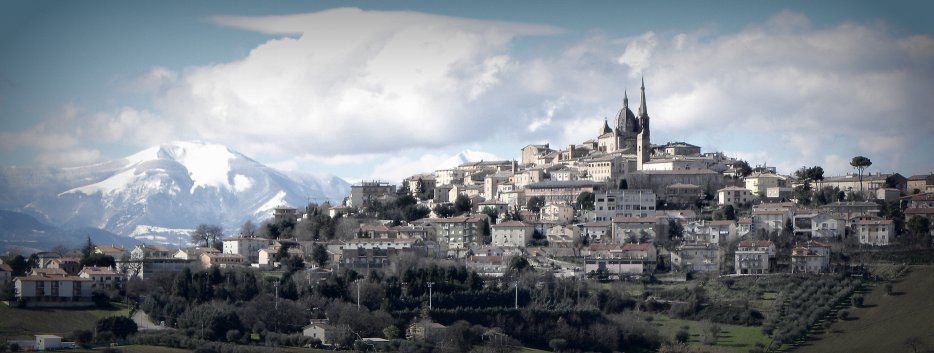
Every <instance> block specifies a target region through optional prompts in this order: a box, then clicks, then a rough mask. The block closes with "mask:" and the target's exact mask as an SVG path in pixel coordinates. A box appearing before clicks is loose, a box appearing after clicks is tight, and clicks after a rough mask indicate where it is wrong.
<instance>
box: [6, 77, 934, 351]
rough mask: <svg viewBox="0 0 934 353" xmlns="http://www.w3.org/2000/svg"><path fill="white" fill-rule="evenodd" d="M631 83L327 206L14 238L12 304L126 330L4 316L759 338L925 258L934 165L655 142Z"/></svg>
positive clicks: (514, 343)
mask: <svg viewBox="0 0 934 353" xmlns="http://www.w3.org/2000/svg"><path fill="white" fill-rule="evenodd" d="M638 99H639V103H638V108H636V111H633V110H631V108H630V106H629V97H628V93H624V94H623V102H622V107H621V108H620V109H619V111H618V113H617V114H616V115H615V116H614V118H613V119H610V120H606V121H605V122H604V123H603V124H602V126H595V127H594V138H593V139H590V140H587V141H583V142H581V143H579V144H571V145H568V146H552V145H550V144H532V145H528V146H525V147H523V148H522V149H521V151H519V154H520V155H521V157H520V158H519V159H518V160H500V161H478V162H471V163H465V164H462V165H460V166H457V167H455V168H450V169H440V170H435V171H426V172H425V173H422V174H416V175H412V176H410V177H408V178H406V179H405V180H402V181H401V182H399V183H395V182H387V181H378V180H372V181H363V182H360V183H358V184H355V185H353V186H352V187H351V191H350V194H349V195H348V196H347V198H346V199H345V200H344V202H342V203H339V204H329V203H324V204H309V205H281V206H280V207H278V208H276V210H275V215H274V217H273V218H272V219H269V220H267V221H266V222H264V223H262V224H258V225H254V224H252V223H251V222H247V223H246V224H244V225H243V227H242V228H241V229H239V230H226V231H225V230H222V229H220V228H218V227H216V226H211V225H207V224H206V225H204V226H202V227H200V228H199V229H198V230H196V231H195V232H193V233H192V243H191V245H192V246H191V247H183V248H169V247H166V246H157V245H140V246H137V247H135V248H133V249H124V248H121V247H118V246H108V245H104V244H91V243H90V240H89V242H88V244H87V246H86V247H85V248H84V249H80V250H79V251H69V250H68V249H58V251H50V252H40V253H36V254H32V255H29V254H9V256H7V257H4V259H3V263H2V264H0V282H3V283H5V291H4V292H3V295H4V296H5V298H4V300H7V301H8V302H9V303H10V306H11V307H16V308H23V309H21V310H28V309H26V308H63V307H82V308H84V307H100V308H113V307H115V306H116V307H117V308H125V309H128V310H129V311H130V312H132V313H133V314H132V315H131V317H132V320H130V319H128V318H126V317H122V318H123V319H124V320H123V321H131V322H125V323H124V324H125V325H126V326H127V327H132V329H127V331H119V332H118V331H117V328H116V327H117V326H120V325H116V324H115V322H123V321H121V320H117V319H113V320H112V321H111V322H109V323H105V324H107V325H110V326H109V327H104V326H101V325H102V324H101V323H100V321H98V323H97V325H98V326H97V327H98V330H97V332H96V333H95V334H94V335H92V334H91V333H90V332H84V331H81V332H79V331H75V332H71V331H68V332H51V333H49V332H43V334H41V335H36V336H35V339H34V340H30V339H24V338H23V337H20V336H22V335H21V334H12V335H9V334H8V332H3V333H4V334H7V335H8V336H9V337H8V338H10V337H12V338H16V339H17V340H11V341H10V342H12V344H16V345H17V347H31V348H35V349H47V348H49V347H52V348H62V347H75V346H82V345H92V344H93V343H95V342H97V343H100V342H111V341H120V342H132V343H136V344H148V345H163V346H173V347H180V348H185V349H195V348H198V347H201V348H203V347H208V348H206V349H212V350H214V351H232V350H231V349H233V348H231V347H232V346H233V347H241V348H242V347H254V348H255V349H260V348H256V347H270V346H272V347H280V346H281V347H287V346H307V347H321V348H343V349H350V348H353V349H359V350H371V349H372V350H397V351H418V349H421V350H422V351H430V350H432V349H434V350H438V351H442V350H443V351H465V352H466V351H470V349H481V348H482V349H486V351H510V350H513V349H516V347H522V346H525V347H535V348H540V349H552V350H555V351H565V350H567V351H573V350H580V351H590V350H594V351H618V350H627V349H631V350H633V351H652V350H656V349H659V348H660V347H669V345H677V344H687V345H689V346H709V347H718V348H723V349H731V348H724V347H733V348H736V349H737V350H735V351H743V352H745V351H767V350H779V349H790V348H795V347H798V346H799V345H801V344H802V343H803V342H805V341H806V340H807V338H808V337H812V336H815V335H820V334H823V333H825V332H826V331H825V330H826V329H827V328H828V327H830V326H831V325H834V324H835V322H837V321H841V322H842V321H843V320H847V319H848V316H849V310H857V308H861V307H862V306H863V301H864V300H866V299H865V298H867V296H869V295H870V294H869V293H871V291H872V290H873V288H882V287H884V288H886V289H885V291H886V292H887V293H891V292H892V291H893V289H892V284H891V283H893V282H891V281H894V280H897V279H899V278H903V276H905V274H906V272H907V268H908V267H907V266H906V265H907V264H914V263H927V262H930V261H931V260H930V259H931V257H930V255H931V246H932V234H934V233H932V232H934V229H932V227H931V221H932V220H934V175H915V176H909V177H906V176H903V175H901V174H899V173H898V172H895V171H893V172H891V173H884V174H866V173H864V170H865V168H866V167H868V166H869V165H871V164H872V161H871V160H870V159H869V158H866V157H863V156H855V157H854V158H853V160H852V163H851V164H852V166H853V168H854V173H853V174H847V175H839V176H831V175H824V171H823V169H822V168H821V167H820V166H811V167H802V168H801V169H799V170H796V171H778V170H776V168H775V167H769V166H765V165H757V166H751V165H750V164H749V163H748V162H747V161H743V160H739V159H736V158H733V157H730V156H727V155H725V154H724V153H721V152H705V151H702V150H701V148H700V147H698V146H695V145H692V144H690V143H687V142H667V143H663V144H659V143H653V142H652V140H651V133H650V131H651V129H650V125H651V118H650V113H649V111H650V110H649V108H648V104H647V100H646V88H645V84H644V83H643V84H642V87H640V90H639V97H638ZM782 172H786V173H787V172H790V173H788V174H783V173H782ZM121 303H129V304H121ZM121 305H124V306H121ZM5 310H14V309H5ZM17 310H20V309H17ZM10 313H12V312H9V311H8V312H6V313H3V312H0V315H7V314H10ZM790 313H794V315H791V314H790ZM789 316H791V317H790V318H789ZM205 327H207V328H205ZM87 329H88V330H90V328H87ZM107 330H111V331H107ZM205 330H208V331H209V332H205ZM137 331H138V332H137ZM747 331H748V332H747ZM0 332H2V330H0ZM102 332H108V334H107V335H104V336H101V333H102ZM726 332H729V333H730V335H725V333H726ZM742 332H746V333H744V335H745V336H743V337H746V338H743V339H746V340H745V341H743V340H741V339H740V338H738V337H739V336H740V333H742ZM749 332H751V333H749ZM21 333H22V332H21ZM26 333H29V332H26ZM611 336H612V337H614V338H613V339H612V340H607V339H606V338H607V337H611ZM724 336H730V337H737V338H732V341H730V342H728V343H729V344H731V345H732V346H730V345H728V344H727V342H724V340H725V339H726V338H725V337H724ZM62 339H65V340H66V341H65V342H64V343H63V342H62ZM68 340H70V341H68ZM718 344H720V345H718ZM672 347H674V346H672ZM729 351H734V350H729Z"/></svg>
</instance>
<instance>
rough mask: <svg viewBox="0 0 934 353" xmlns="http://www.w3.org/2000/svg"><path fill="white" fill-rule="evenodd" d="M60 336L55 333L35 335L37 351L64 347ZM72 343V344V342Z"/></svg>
mask: <svg viewBox="0 0 934 353" xmlns="http://www.w3.org/2000/svg"><path fill="white" fill-rule="evenodd" d="M62 343H63V342H62V337H61V336H56V335H36V350H37V351H55V350H59V349H62V348H64V347H63V345H62ZM72 345H73V344H72Z"/></svg>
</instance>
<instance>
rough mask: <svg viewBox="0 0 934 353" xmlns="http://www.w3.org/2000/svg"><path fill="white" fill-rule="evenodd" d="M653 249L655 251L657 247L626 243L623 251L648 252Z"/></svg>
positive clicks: (649, 244)
mask: <svg viewBox="0 0 934 353" xmlns="http://www.w3.org/2000/svg"><path fill="white" fill-rule="evenodd" d="M653 249H655V245H652V244H651V243H639V244H636V243H626V244H625V245H623V251H627V250H630V251H648V250H653Z"/></svg>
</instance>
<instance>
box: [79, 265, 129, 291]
mask: <svg viewBox="0 0 934 353" xmlns="http://www.w3.org/2000/svg"><path fill="white" fill-rule="evenodd" d="M78 277H81V278H86V279H89V280H91V289H114V288H118V287H120V283H121V278H122V277H121V276H120V275H119V274H117V272H115V271H114V270H113V269H112V268H110V267H97V266H85V267H84V268H82V269H81V272H80V273H78Z"/></svg>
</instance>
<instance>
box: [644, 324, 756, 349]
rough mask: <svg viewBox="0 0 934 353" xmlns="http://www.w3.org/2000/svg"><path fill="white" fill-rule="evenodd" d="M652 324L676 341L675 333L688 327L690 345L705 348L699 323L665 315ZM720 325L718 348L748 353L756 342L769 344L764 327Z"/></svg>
mask: <svg viewBox="0 0 934 353" xmlns="http://www.w3.org/2000/svg"><path fill="white" fill-rule="evenodd" d="M652 323H653V324H654V325H655V326H656V327H658V331H659V332H660V333H661V334H662V335H663V336H665V337H669V338H672V339H674V336H675V333H677V332H678V330H680V329H681V327H682V326H688V332H689V333H690V334H691V339H690V340H689V341H688V344H689V345H691V346H703V343H702V342H701V340H702V339H703V336H702V334H701V332H702V324H701V322H699V321H691V320H681V319H674V318H670V317H668V316H665V315H656V316H655V319H654V320H652ZM718 325H720V329H721V330H722V331H721V332H720V335H719V336H718V339H717V345H716V346H717V347H720V348H721V349H723V350H726V351H730V352H744V353H745V352H748V351H749V350H750V349H752V348H753V347H755V344H756V342H761V343H763V344H768V343H769V337H768V336H766V335H765V334H763V333H762V327H759V326H738V325H727V324H718Z"/></svg>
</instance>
